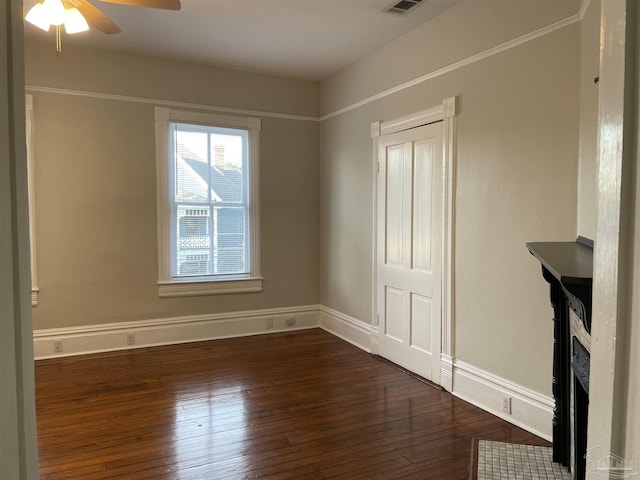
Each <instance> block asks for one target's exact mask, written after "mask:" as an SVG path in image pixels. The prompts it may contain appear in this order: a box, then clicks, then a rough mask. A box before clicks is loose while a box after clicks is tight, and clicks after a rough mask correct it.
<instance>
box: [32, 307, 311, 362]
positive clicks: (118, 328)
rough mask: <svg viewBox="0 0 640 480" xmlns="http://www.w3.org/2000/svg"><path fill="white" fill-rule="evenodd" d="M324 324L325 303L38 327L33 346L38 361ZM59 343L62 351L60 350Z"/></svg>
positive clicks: (34, 333) (299, 328) (34, 334)
mask: <svg viewBox="0 0 640 480" xmlns="http://www.w3.org/2000/svg"><path fill="white" fill-rule="evenodd" d="M288 319H295V325H287V320H288ZM319 324H320V321H319V307H318V306H317V305H307V306H302V307H285V308H272V309H264V310H250V311H244V312H231V313H220V314H211V315H192V316H185V317H173V318H162V319H152V320H140V321H134V322H119V323H106V324H100V325H89V326H83V327H71V328H52V329H44V330H35V331H34V332H33V346H34V354H35V358H36V360H41V359H45V358H56V357H67V356H72V355H83V354H87V353H98V352H108V351H115V350H126V349H131V348H140V347H151V346H156V345H171V344H177V343H187V342H197V341H203V340H215V339H221V338H230V337H242V336H247V335H259V334H267V333H275V332H282V331H291V330H301V329H307V328H315V327H318V326H319ZM131 334H133V335H134V336H135V344H134V345H129V344H127V339H128V336H129V335H131ZM56 342H57V345H59V346H61V351H56V349H55V346H56ZM60 342H61V343H60Z"/></svg>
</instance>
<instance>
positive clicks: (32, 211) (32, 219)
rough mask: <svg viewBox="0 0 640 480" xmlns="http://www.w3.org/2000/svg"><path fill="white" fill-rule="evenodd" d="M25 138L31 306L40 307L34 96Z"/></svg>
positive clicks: (27, 105) (26, 100)
mask: <svg viewBox="0 0 640 480" xmlns="http://www.w3.org/2000/svg"><path fill="white" fill-rule="evenodd" d="M24 97H25V98H24V105H25V120H26V122H25V123H26V125H25V138H26V142H27V175H28V176H27V190H28V192H29V244H30V245H29V249H30V253H31V306H33V307H37V306H38V294H39V293H40V289H39V288H38V271H37V269H36V194H35V174H34V171H33V170H34V161H33V122H34V121H33V95H25V96H24Z"/></svg>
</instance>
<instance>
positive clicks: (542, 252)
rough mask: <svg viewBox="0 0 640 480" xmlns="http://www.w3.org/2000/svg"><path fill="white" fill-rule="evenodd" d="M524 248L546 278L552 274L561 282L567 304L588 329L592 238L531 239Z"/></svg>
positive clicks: (549, 280)
mask: <svg viewBox="0 0 640 480" xmlns="http://www.w3.org/2000/svg"><path fill="white" fill-rule="evenodd" d="M527 248H528V249H529V252H531V254H532V255H533V256H534V257H536V258H537V259H538V260H539V261H540V263H541V264H542V275H543V276H544V277H545V280H547V282H549V283H552V282H551V279H550V278H547V277H548V276H552V277H553V278H555V279H556V280H557V281H558V282H559V283H560V285H561V286H562V288H563V289H564V290H565V293H566V294H568V297H569V299H568V300H569V307H570V308H571V309H572V310H574V312H575V313H576V314H577V315H578V318H580V320H582V322H583V323H584V326H585V328H586V329H587V332H589V333H591V291H592V284H593V242H591V241H590V240H587V239H585V238H583V237H578V239H577V240H576V241H575V242H530V243H527ZM572 297H573V298H572ZM576 299H577V302H576V301H575V300H576ZM581 308H582V309H583V310H582V311H580V309H581Z"/></svg>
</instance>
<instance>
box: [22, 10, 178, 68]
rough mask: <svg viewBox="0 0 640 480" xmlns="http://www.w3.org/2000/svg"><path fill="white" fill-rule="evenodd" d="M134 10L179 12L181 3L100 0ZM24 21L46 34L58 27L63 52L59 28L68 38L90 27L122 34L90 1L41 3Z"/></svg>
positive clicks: (108, 32) (58, 50) (57, 48)
mask: <svg viewBox="0 0 640 480" xmlns="http://www.w3.org/2000/svg"><path fill="white" fill-rule="evenodd" d="M100 1H102V2H105V3H118V4H121V5H129V6H134V7H148V8H159V9H162V10H180V8H181V5H180V0H100ZM25 20H27V21H28V22H29V23H32V24H33V25H35V26H36V27H38V28H41V29H42V30H44V31H45V32H48V31H49V28H50V27H51V25H53V26H55V27H56V50H57V52H58V55H60V53H61V52H62V48H61V39H60V27H61V26H62V25H64V28H65V31H66V32H67V33H68V34H72V33H78V32H84V31H86V30H89V25H91V26H92V27H94V28H96V29H97V30H100V31H101V32H102V33H106V34H108V35H111V34H114V33H118V32H120V28H119V27H118V26H117V25H116V24H115V23H114V22H113V20H111V19H110V18H109V17H108V16H107V15H105V14H104V13H103V12H101V11H100V10H99V9H98V8H97V7H96V6H94V5H93V4H92V3H91V2H90V1H89V0H41V1H39V2H38V3H36V4H35V5H34V6H33V7H31V9H30V10H29V12H28V13H27V15H26V17H25Z"/></svg>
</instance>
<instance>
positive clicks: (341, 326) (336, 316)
mask: <svg viewBox="0 0 640 480" xmlns="http://www.w3.org/2000/svg"><path fill="white" fill-rule="evenodd" d="M319 309H320V328H322V329H323V330H326V331H327V332H329V333H331V334H333V335H335V336H336V337H340V338H341V339H343V340H345V341H347V342H349V343H351V344H353V345H355V346H356V347H358V348H361V349H362V350H364V351H365V352H368V353H373V354H377V353H378V329H377V328H376V327H374V326H372V325H370V324H368V323H365V322H363V321H362V320H358V319H357V318H353V317H350V316H349V315H345V314H344V313H341V312H338V311H337V310H333V309H331V308H327V307H324V306H322V305H320V306H319Z"/></svg>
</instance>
